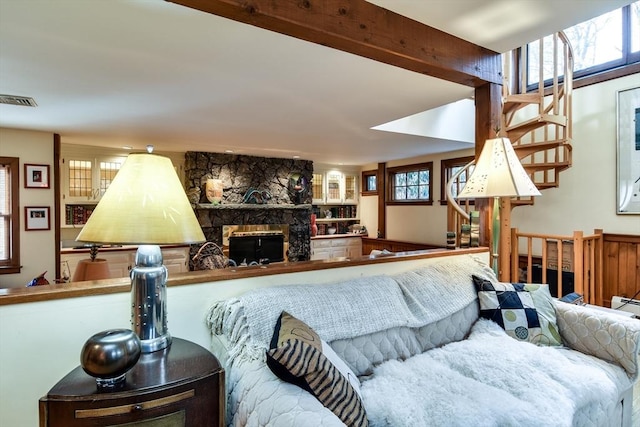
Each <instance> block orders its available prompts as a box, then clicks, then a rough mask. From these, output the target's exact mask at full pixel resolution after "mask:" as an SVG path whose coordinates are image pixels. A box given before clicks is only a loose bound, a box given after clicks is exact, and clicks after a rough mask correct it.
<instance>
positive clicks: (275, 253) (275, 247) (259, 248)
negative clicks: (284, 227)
mask: <svg viewBox="0 0 640 427" xmlns="http://www.w3.org/2000/svg"><path fill="white" fill-rule="evenodd" d="M229 258H230V259H232V260H233V261H234V262H235V263H236V264H238V265H240V264H242V263H247V264H251V263H258V264H263V263H269V262H280V261H284V234H283V233H282V232H281V231H247V232H233V233H232V234H231V235H230V236H229Z"/></svg>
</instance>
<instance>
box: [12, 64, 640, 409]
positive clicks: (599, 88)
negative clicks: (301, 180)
mask: <svg viewBox="0 0 640 427" xmlns="http://www.w3.org/2000/svg"><path fill="white" fill-rule="evenodd" d="M636 66H637V64H636ZM637 79H638V74H637V71H636V72H635V73H633V74H631V75H626V76H622V77H619V78H615V79H611V80H608V81H604V82H602V83H598V84H595V85H589V86H584V87H579V88H577V89H575V91H574V104H573V105H574V136H573V140H574V143H573V165H572V167H571V169H569V170H567V171H565V172H563V175H562V183H561V185H560V187H558V188H555V189H548V190H545V191H544V192H543V195H542V196H541V197H538V198H537V199H536V201H535V204H534V205H533V206H525V207H518V208H516V209H514V211H513V214H512V218H511V222H512V226H513V227H517V228H519V229H521V230H526V231H539V232H544V233H550V234H563V235H566V234H570V233H571V232H573V231H574V230H584V231H585V232H591V231H592V230H594V229H603V230H604V232H605V233H609V234H616V235H625V236H635V237H637V236H638V235H640V224H639V223H638V221H637V216H634V215H618V214H617V213H616V192H615V191H614V189H615V188H616V165H617V160H616V132H617V114H616V111H617V98H616V94H617V92H618V91H620V90H624V89H629V88H632V87H634V86H637ZM34 96H36V95H34ZM594 100H597V101H594ZM3 108H6V107H3ZM55 133H58V132H57V131H56V127H55V126H53V125H52V126H51V127H50V130H49V131H42V130H30V129H25V128H20V127H19V126H9V127H3V128H2V129H0V155H2V156H16V157H20V158H21V159H23V158H24V159H25V161H24V163H29V164H40V165H53V164H54V156H53V148H52V147H53V141H54V134H55ZM86 139H91V138H86V137H85V140H86ZM71 141H73V142H74V143H78V141H82V138H81V137H74V138H69V139H68V140H67V138H66V137H65V135H64V134H62V137H61V142H62V143H66V142H71ZM86 142H87V144H89V142H91V143H92V144H93V143H94V142H93V141H86ZM473 153H474V148H473V147H472V146H471V145H469V148H465V149H458V150H453V151H448V152H446V153H432V154H423V155H418V156H406V157H402V158H398V157H393V158H392V157H389V158H387V159H386V161H385V163H386V166H387V167H395V166H401V165H408V164H415V163H425V162H433V164H434V165H435V166H434V177H433V178H434V181H433V188H434V203H433V205H432V206H420V207H404V206H389V207H387V211H386V216H387V218H386V233H385V236H386V237H387V238H390V239H394V240H401V241H409V242H412V241H413V242H422V243H432V244H440V245H443V244H444V243H445V232H446V229H447V226H446V208H445V207H444V206H441V205H440V204H439V203H436V202H435V200H438V197H439V194H438V193H439V190H435V189H439V188H440V180H441V177H440V174H439V164H440V162H441V161H442V160H445V159H449V158H455V157H463V156H469V155H473ZM313 160H315V159H313ZM338 160H339V159H335V160H334V163H333V164H335V165H337V163H338ZM324 162H327V160H326V159H325V160H324ZM357 166H358V168H359V170H361V171H367V170H372V169H376V168H377V167H378V162H374V161H369V162H367V163H364V164H359V165H357ZM594 171H597V173H595V172H594ZM20 201H21V203H20V204H21V206H50V207H52V211H51V212H53V213H56V210H55V209H53V206H55V204H56V200H55V194H54V192H53V191H52V190H48V191H42V190H27V189H21V190H20ZM360 210H361V215H360V219H361V222H362V223H363V224H365V225H366V226H367V229H368V230H370V233H371V232H374V231H375V230H376V229H377V223H378V217H377V212H378V210H377V197H376V196H363V197H361V199H360ZM55 234H56V231H55V230H54V229H51V230H45V231H38V232H34V231H25V230H21V231H20V238H21V247H22V248H23V252H22V256H21V260H22V264H23V266H24V267H23V269H22V273H21V274H20V275H16V276H14V277H13V278H11V285H12V286H13V285H14V283H15V284H18V286H21V285H23V284H24V283H26V282H28V281H29V280H30V279H31V278H33V277H35V276H37V275H38V274H40V273H42V272H43V271H55V251H56V250H57V248H56V236H55ZM36 260H37V262H34V261H36ZM49 277H51V276H49ZM0 282H1V283H2V284H3V286H4V284H5V278H4V277H2V278H1V279H0ZM120 299H123V298H120ZM125 299H126V298H125ZM120 302H122V304H123V307H125V308H126V305H127V304H126V302H125V301H120ZM45 304H46V303H42V307H43V309H44V311H45V312H46V313H48V314H49V315H51V316H57V314H56V313H57V312H58V310H61V309H62V310H64V307H62V306H56V307H55V308H53V307H50V308H46V307H44V305H45ZM121 311H122V310H121ZM118 317H122V318H123V319H124V322H118V323H120V324H122V325H125V324H126V320H127V315H126V313H118ZM173 322H175V323H179V322H180V321H177V319H176V320H172V323H173ZM95 326H96V325H94V324H92V325H89V326H88V327H87V328H85V329H83V330H82V331H81V334H84V335H83V336H88V335H87V334H88V333H89V332H94V329H95ZM125 326H126V325H125ZM186 329H188V328H187V326H186V325H176V330H180V331H183V330H186ZM4 333H6V330H4V329H3V336H4ZM187 338H192V337H187ZM201 338H202V337H198V340H200V339H201ZM194 339H195V338H194ZM69 344H70V347H73V351H70V353H73V354H75V353H77V350H78V349H79V348H78V344H77V343H76V342H75V341H74V342H72V343H69ZM5 351H6V352H8V351H10V350H9V349H4V350H3V354H5ZM2 360H3V361H9V362H11V361H12V360H15V359H14V358H13V357H12V356H10V355H6V358H5V356H3V358H2ZM76 361H77V359H72V360H70V361H68V362H65V363H64V364H63V368H62V369H61V370H62V371H66V370H69V369H70V368H72V367H73V366H74V365H75V364H76ZM3 364H5V363H3ZM5 365H6V364H5ZM10 365H11V363H9V366H10ZM59 370H60V369H59ZM59 376H60V374H59V373H56V375H53V377H55V378H58V377H59ZM47 380H48V381H49V383H50V384H53V382H54V381H53V378H48V379H47ZM3 384H4V381H3ZM45 391H46V390H41V391H40V393H41V394H42V393H44V392H45ZM4 393H5V390H4V386H3V396H4ZM3 408H4V406H3ZM3 412H4V411H3Z"/></svg>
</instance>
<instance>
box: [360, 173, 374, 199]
mask: <svg viewBox="0 0 640 427" xmlns="http://www.w3.org/2000/svg"><path fill="white" fill-rule="evenodd" d="M362 195H363V196H377V195H378V172H377V171H375V170H372V171H362Z"/></svg>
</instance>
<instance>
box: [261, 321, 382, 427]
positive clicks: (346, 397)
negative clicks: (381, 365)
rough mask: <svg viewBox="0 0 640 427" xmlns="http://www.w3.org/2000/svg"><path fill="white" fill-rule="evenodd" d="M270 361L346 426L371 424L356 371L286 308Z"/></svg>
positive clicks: (285, 378) (276, 370)
mask: <svg viewBox="0 0 640 427" xmlns="http://www.w3.org/2000/svg"><path fill="white" fill-rule="evenodd" d="M267 365H268V366H269V368H270V369H271V371H273V373H274V374H275V375H276V376H278V377H279V378H280V379H282V380H283V381H286V382H289V383H292V384H295V385H297V386H299V387H302V388H303V389H305V390H307V391H308V392H309V393H311V394H313V395H314V396H315V397H316V398H317V399H318V400H319V401H320V403H322V404H323V405H324V406H325V407H326V408H327V409H329V410H331V411H332V412H333V413H334V414H336V415H337V416H338V418H340V420H341V421H342V422H343V423H345V424H346V425H347V426H354V427H356V426H357V427H366V426H368V425H369V423H368V421H367V415H366V413H365V410H364V406H363V405H362V400H361V397H360V382H359V381H358V378H357V377H356V375H355V374H354V373H353V371H352V370H351V369H349V367H348V366H347V365H346V364H345V363H344V361H343V360H342V359H340V357H339V356H338V355H337V354H336V353H335V352H334V351H333V349H332V348H331V347H330V346H329V345H328V344H327V343H326V342H324V340H322V339H320V337H319V336H318V334H316V332H315V331H314V330H313V329H311V328H310V327H309V326H308V325H307V324H305V323H304V322H302V321H301V320H298V319H296V318H295V317H293V316H291V315H290V314H289V313H287V312H284V311H283V312H282V313H281V314H280V317H279V318H278V321H277V323H276V326H275V329H274V331H273V337H272V339H271V345H270V349H269V350H268V351H267Z"/></svg>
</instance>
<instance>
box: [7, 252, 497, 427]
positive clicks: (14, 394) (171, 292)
mask: <svg viewBox="0 0 640 427" xmlns="http://www.w3.org/2000/svg"><path fill="white" fill-rule="evenodd" d="M478 256H479V257H480V258H481V259H483V260H484V261H485V262H487V258H488V257H487V255H486V253H483V254H478ZM438 259H441V258H428V259H417V260H416V259H414V260H404V261H399V262H387V263H380V264H370V265H364V266H357V267H347V268H336V269H327V270H322V271H321V274H318V273H319V272H318V271H310V272H300V273H291V274H279V275H273V276H263V277H255V278H248V279H238V280H226V281H220V282H212V283H202V284H195V285H185V286H176V287H169V288H168V291H167V313H168V322H169V323H168V324H169V331H170V333H171V334H172V335H173V336H176V337H179V338H184V339H188V340H191V341H194V342H196V343H198V344H200V345H202V346H203V347H205V348H209V347H210V334H209V331H208V329H207V327H206V325H205V316H206V313H207V311H208V309H209V307H210V306H211V305H212V304H213V302H214V301H218V300H222V299H227V298H230V297H232V296H236V295H239V294H241V293H243V292H246V291H247V290H249V289H252V288H258V287H264V286H275V285H289V284H298V283H327V282H333V281H338V280H345V279H348V278H355V277H366V276H372V275H375V274H394V273H398V272H402V271H407V270H409V269H412V268H416V267H418V266H421V265H427V264H430V263H433V262H436V260H438ZM123 280H124V279H123ZM129 310H130V297H129V293H118V294H110V295H97V296H87V297H81V298H67V299H61V300H52V301H46V302H34V303H25V304H15V305H0V343H1V345H0V426H7V427H9V426H12V427H13V426H15V427H36V426H37V425H38V399H40V398H41V397H42V396H44V395H45V394H47V392H48V391H49V390H50V389H51V387H53V385H54V384H56V383H57V382H58V381H59V380H60V379H61V378H62V377H63V376H64V375H66V374H67V373H68V372H69V371H70V370H72V369H74V368H75V367H76V366H78V365H79V363H80V350H81V349H82V346H83V344H84V342H85V341H86V340H87V339H88V338H89V337H90V336H91V335H93V334H95V333H97V332H100V331H103V330H106V329H113V328H129V327H130V325H129V318H130V311H129Z"/></svg>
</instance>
